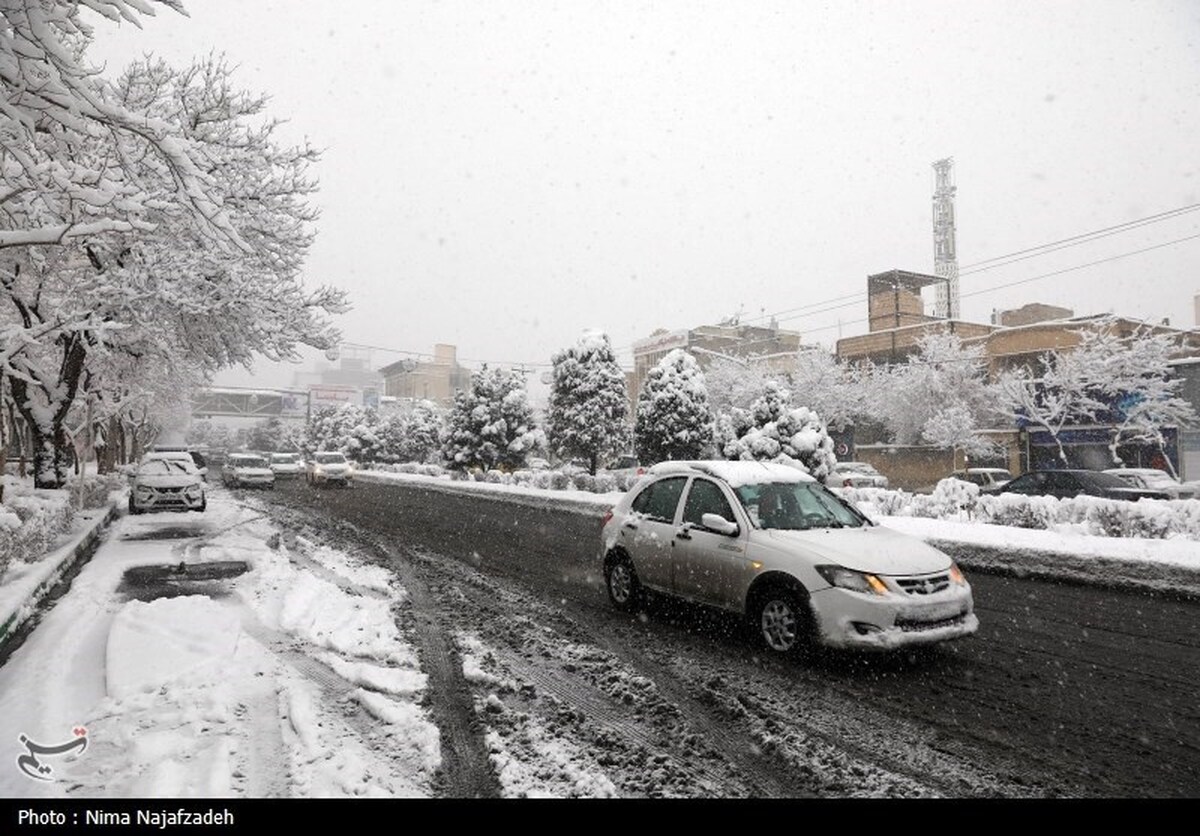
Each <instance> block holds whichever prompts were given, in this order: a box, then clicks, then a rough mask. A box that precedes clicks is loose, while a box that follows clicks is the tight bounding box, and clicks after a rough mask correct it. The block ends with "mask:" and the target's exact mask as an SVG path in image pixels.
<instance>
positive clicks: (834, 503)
mask: <svg viewBox="0 0 1200 836" xmlns="http://www.w3.org/2000/svg"><path fill="white" fill-rule="evenodd" d="M737 496H738V499H739V500H740V501H741V503H742V505H743V507H745V509H746V512H747V513H748V514H749V515H750V518H751V519H752V520H753V521H754V524H755V525H756V526H758V527H759V528H766V529H784V530H793V531H797V530H804V529H808V528H843V527H851V528H858V527H860V526H862V525H863V524H864V522H865V520H866V518H865V517H863V516H862V515H861V514H860V513H858V512H857V511H855V510H854V509H853V508H851V507H850V506H849V505H847V504H846V503H845V502H843V501H842V500H840V499H839V498H838V497H836V496H835V495H834V494H833V493H831V492H830V491H829V490H828V489H826V488H825V487H823V486H822V485H819V484H817V483H815V482H800V483H786V484H773V483H768V484H763V485H741V486H739V487H738V489H737Z"/></svg>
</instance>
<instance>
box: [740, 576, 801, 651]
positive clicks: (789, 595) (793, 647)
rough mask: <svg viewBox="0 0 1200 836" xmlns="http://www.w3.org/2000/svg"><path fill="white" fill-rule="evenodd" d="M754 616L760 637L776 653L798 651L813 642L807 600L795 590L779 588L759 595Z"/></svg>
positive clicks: (753, 612)
mask: <svg viewBox="0 0 1200 836" xmlns="http://www.w3.org/2000/svg"><path fill="white" fill-rule="evenodd" d="M752 619H753V623H754V625H755V627H756V630H757V633H758V637H759V639H760V640H761V641H762V642H763V644H765V645H766V646H767V648H768V649H770V650H772V651H774V652H775V653H779V654H782V655H787V654H792V653H796V652H798V651H800V650H802V649H804V648H806V647H807V646H808V645H809V644H810V643H811V640H812V616H811V614H810V612H809V608H808V602H807V601H806V600H802V598H801V596H800V595H799V594H797V593H796V592H795V591H794V590H791V589H787V588H786V587H778V588H775V589H771V590H768V591H767V592H765V593H763V594H762V595H760V596H759V597H758V601H757V606H755V607H754V608H753V611H752Z"/></svg>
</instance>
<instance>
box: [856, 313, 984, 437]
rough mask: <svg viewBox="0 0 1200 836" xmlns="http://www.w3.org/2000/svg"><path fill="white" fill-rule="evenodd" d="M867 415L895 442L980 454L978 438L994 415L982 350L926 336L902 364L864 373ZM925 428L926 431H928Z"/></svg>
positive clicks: (939, 336)
mask: <svg viewBox="0 0 1200 836" xmlns="http://www.w3.org/2000/svg"><path fill="white" fill-rule="evenodd" d="M862 380H863V385H864V386H865V387H866V388H867V389H868V391H869V393H870V394H869V396H868V397H867V398H866V399H865V401H864V403H865V404H869V410H868V411H869V412H870V414H871V417H873V418H875V419H876V420H878V421H879V422H880V423H882V424H883V425H884V426H885V427H886V428H887V429H888V430H889V431H890V432H891V433H892V435H893V437H894V439H895V441H896V442H897V443H898V444H938V445H941V444H943V443H945V442H946V441H947V439H950V438H953V439H954V444H953V446H957V447H959V449H968V448H969V449H971V450H976V451H982V450H983V449H985V448H986V447H987V446H988V444H987V441H986V440H985V439H983V438H982V437H981V436H980V435H979V434H978V429H982V428H984V427H986V426H988V425H989V423H991V420H992V416H994V415H997V414H998V413H997V410H996V406H995V402H996V394H995V391H994V387H992V385H991V384H989V383H988V380H987V364H986V362H985V360H984V356H983V347H982V346H978V345H974V346H964V345H963V344H962V340H960V339H959V338H958V337H957V336H956V335H954V334H945V333H931V334H926V335H925V336H924V337H922V338H921V340H920V341H919V342H918V353H917V354H916V355H915V356H914V357H912V358H911V359H910V360H909V361H908V362H907V363H903V364H900V365H897V366H892V367H889V368H875V369H872V370H869V371H865V372H863V377H862ZM927 430H928V433H927Z"/></svg>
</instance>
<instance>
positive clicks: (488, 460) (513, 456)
mask: <svg viewBox="0 0 1200 836" xmlns="http://www.w3.org/2000/svg"><path fill="white" fill-rule="evenodd" d="M545 440H546V437H545V434H544V433H543V432H542V430H541V429H540V428H538V427H537V426H535V425H534V420H533V408H532V407H531V406H530V405H529V397H528V394H527V393H526V391H525V378H524V376H523V375H522V374H521V373H520V372H518V371H508V370H505V369H489V368H488V367H487V366H484V367H483V368H482V369H480V370H479V371H477V372H475V373H473V374H472V375H471V388H470V390H468V391H466V392H459V393H458V394H457V395H455V397H454V408H453V409H452V410H451V411H450V415H449V416H448V418H447V421H446V430H445V436H444V439H443V443H442V456H443V458H444V459H445V460H446V462H447V463H448V466H449V467H450V468H451V469H453V470H469V469H473V468H481V469H483V470H492V469H495V468H506V469H509V470H515V469H518V468H520V467H522V466H524V464H525V457H526V455H528V453H529V452H530V451H531V450H533V449H535V448H536V447H538V446H539V445H542V444H545Z"/></svg>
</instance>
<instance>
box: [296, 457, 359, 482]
mask: <svg viewBox="0 0 1200 836" xmlns="http://www.w3.org/2000/svg"><path fill="white" fill-rule="evenodd" d="M305 479H306V480H307V481H308V484H310V485H314V486H315V485H326V484H330V483H332V484H337V485H341V486H342V487H350V482H351V480H353V479H354V465H352V464H351V463H350V461H349V460H348V459H347V458H346V457H345V456H344V455H343V454H341V453H313V456H312V458H311V459H309V461H308V462H306V463H305Z"/></svg>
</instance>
